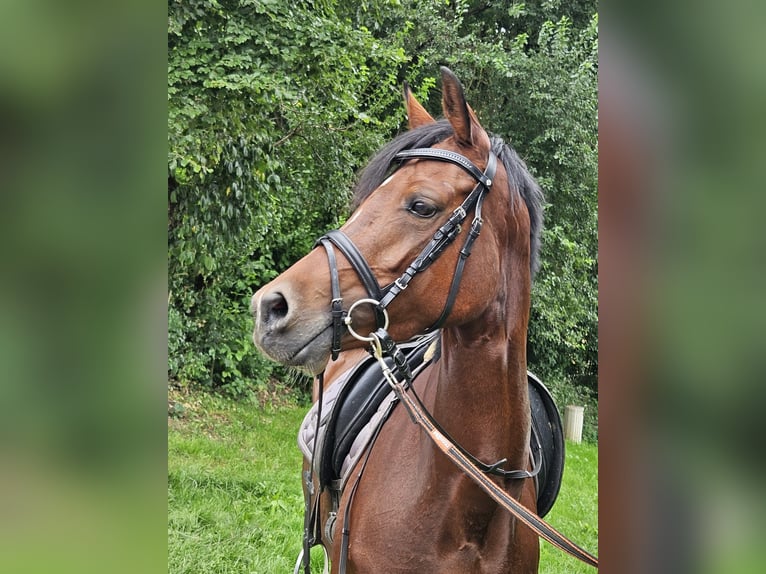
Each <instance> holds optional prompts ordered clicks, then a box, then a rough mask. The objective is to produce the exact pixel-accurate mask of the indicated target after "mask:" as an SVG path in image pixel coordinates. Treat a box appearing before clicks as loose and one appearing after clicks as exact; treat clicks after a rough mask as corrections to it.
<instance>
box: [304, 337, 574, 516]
mask: <svg viewBox="0 0 766 574" xmlns="http://www.w3.org/2000/svg"><path fill="white" fill-rule="evenodd" d="M435 340H438V331H437V332H435V333H433V334H429V335H427V336H424V337H421V338H419V339H416V340H414V341H411V342H407V343H402V344H400V345H399V348H400V349H401V350H402V352H403V353H404V354H405V356H406V357H407V362H408V363H409V365H410V370H411V371H412V372H413V373H418V372H419V371H421V370H422V369H423V368H425V366H427V365H428V364H430V362H432V361H434V360H438V357H439V346H438V343H437V348H436V350H435V352H433V353H430V356H429V357H428V360H426V358H425V355H426V351H427V350H428V348H429V347H430V346H431V344H432V343H433V342H434V341H435ZM386 363H387V364H388V365H389V366H392V365H393V359H391V358H390V357H388V358H386ZM527 382H528V385H529V403H530V408H531V414H532V433H531V436H530V446H531V449H532V454H533V456H534V458H535V464H536V465H537V464H538V462H539V463H540V472H539V474H538V475H537V513H538V515H539V516H541V517H542V516H545V515H546V514H547V513H548V511H549V510H550V509H551V507H552V506H553V503H554V502H555V501H556V497H557V496H558V493H559V488H560V487H561V477H562V474H563V472H564V435H563V430H562V424H561V417H560V416H559V412H558V409H557V408H556V404H555V403H554V401H553V397H552V396H551V394H550V392H549V391H548V389H547V388H546V387H545V385H544V384H543V383H542V381H540V379H538V378H537V377H536V376H535V375H533V374H532V373H530V372H527ZM389 392H391V388H390V387H389V386H388V384H387V383H386V381H385V379H384V378H383V373H382V371H381V368H380V365H379V364H378V362H377V360H375V358H373V357H368V358H366V359H364V360H363V361H361V362H360V363H359V364H358V365H356V366H355V367H354V372H353V373H352V374H351V375H350V378H349V380H348V382H347V384H346V385H344V387H343V389H342V390H341V391H340V393H339V395H338V398H337V400H336V402H335V406H334V408H333V412H332V414H331V416H330V420H329V422H328V425H327V431H326V432H327V435H326V438H325V440H324V444H323V448H322V453H321V459H320V460H321V461H322V462H321V465H320V471H319V480H320V482H321V484H322V485H329V484H331V483H332V482H333V481H336V480H338V479H339V478H341V467H342V465H343V461H344V459H345V458H346V455H347V454H348V452H349V450H350V449H351V445H352V443H353V442H354V439H355V438H356V436H357V435H358V434H359V432H360V431H361V430H362V429H363V428H364V427H365V425H367V423H368V422H369V421H370V419H371V418H372V416H373V415H374V414H375V412H376V411H377V410H378V407H379V406H380V404H381V402H382V401H383V399H384V398H385V397H386V396H387V395H388V394H389ZM381 424H382V423H381ZM540 458H542V460H540Z"/></svg>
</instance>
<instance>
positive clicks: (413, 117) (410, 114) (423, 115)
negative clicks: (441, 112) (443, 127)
mask: <svg viewBox="0 0 766 574" xmlns="http://www.w3.org/2000/svg"><path fill="white" fill-rule="evenodd" d="M403 91H404V106H405V107H406V108H407V121H408V123H409V126H410V129H411V130H412V129H415V128H419V127H420V126H424V125H426V124H432V123H434V122H435V121H436V120H435V119H433V118H432V117H431V114H429V113H428V112H427V111H426V109H425V108H424V107H423V106H421V105H420V102H419V101H417V100H416V99H415V95H414V94H413V93H412V90H411V89H410V85H409V84H408V83H407V82H406V81H405V82H404V89H403Z"/></svg>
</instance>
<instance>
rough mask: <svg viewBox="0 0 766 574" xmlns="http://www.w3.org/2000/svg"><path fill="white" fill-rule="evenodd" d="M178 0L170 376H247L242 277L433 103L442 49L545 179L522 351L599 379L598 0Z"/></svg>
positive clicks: (475, 103)
mask: <svg viewBox="0 0 766 574" xmlns="http://www.w3.org/2000/svg"><path fill="white" fill-rule="evenodd" d="M458 4H459V5H458V6H457V9H456V8H455V6H454V5H452V4H450V3H445V2H444V1H443V0H420V1H418V2H407V3H402V2H399V1H398V0H366V1H365V2H362V3H359V2H349V1H345V0H343V1H341V0H323V1H322V2H310V3H302V2H298V3H296V2H287V1H285V0H247V1H246V0H241V1H235V0H225V1H224V0H221V1H220V2H216V1H210V0H178V1H174V2H172V3H170V5H169V13H168V16H169V18H168V272H169V286H170V289H171V297H170V306H171V308H172V309H173V313H174V315H173V321H172V325H171V328H172V330H173V333H174V335H173V341H174V342H173V345H172V346H171V349H172V355H173V356H172V357H171V360H170V365H169V374H170V376H171V377H173V378H175V379H178V380H182V381H193V382H197V383H201V384H204V385H208V386H210V387H212V388H222V389H228V390H229V391H230V392H232V393H233V394H243V393H244V394H246V393H247V389H248V388H249V387H251V386H252V385H253V381H263V380H264V379H265V378H266V377H268V376H270V374H271V366H270V365H269V364H267V363H266V362H265V361H263V360H262V359H260V358H259V355H257V353H256V352H255V351H254V349H253V348H252V345H251V343H250V341H249V331H250V329H251V327H252V325H251V319H250V317H249V312H248V304H249V297H250V295H251V294H252V292H253V291H254V290H255V289H257V288H258V287H260V286H261V285H263V284H265V283H266V282H268V281H269V280H270V279H272V278H273V277H274V276H275V275H276V274H277V273H279V272H281V271H282V270H283V269H285V268H286V267H287V266H288V265H290V264H291V263H293V262H294V261H295V260H297V259H298V258H299V257H301V256H302V255H304V254H305V253H306V252H307V251H308V250H309V249H310V248H311V246H312V244H313V240H314V238H315V237H317V236H318V235H320V234H321V233H323V232H324V231H326V230H327V229H330V228H332V227H336V226H337V225H338V224H339V223H340V222H341V221H342V220H343V218H344V217H345V216H346V203H347V200H348V198H349V192H350V188H351V186H352V184H353V181H354V174H355V172H356V171H357V170H358V169H360V168H361V167H362V166H363V165H365V163H366V162H367V160H368V159H369V157H370V156H371V155H372V154H373V153H374V152H375V151H376V150H377V149H378V148H379V147H380V146H381V145H382V144H383V143H384V142H386V141H388V140H389V139H390V138H391V137H393V135H395V134H396V133H397V132H398V131H399V130H401V129H403V126H404V125H405V116H404V110H403V107H402V104H401V85H402V82H403V80H405V79H406V80H407V81H408V82H409V83H410V86H411V87H412V89H413V90H414V91H415V93H416V95H417V96H418V98H419V99H420V101H422V102H423V103H424V105H426V107H427V109H429V110H430V111H432V112H433V113H438V110H440V101H439V97H440V94H439V89H438V84H437V80H436V74H437V71H438V67H439V65H440V64H445V63H446V64H447V65H449V66H450V67H452V69H453V70H454V71H455V72H456V73H457V74H458V75H459V77H460V78H461V80H462V81H463V83H464V85H465V88H466V93H467V95H468V97H469V99H470V102H471V105H472V107H473V108H474V109H475V110H476V111H477V113H478V115H479V117H480V118H481V120H482V122H483V123H484V124H485V125H486V126H487V127H488V128H489V129H490V130H491V131H493V132H494V133H497V134H498V135H500V136H502V137H503V138H504V139H506V141H509V142H511V143H512V144H513V145H514V147H515V148H516V149H517V150H518V151H519V153H520V155H521V156H522V157H523V158H524V160H525V161H526V162H527V164H528V165H529V167H530V169H531V170H532V172H533V173H534V174H535V175H536V176H537V177H538V179H539V181H540V183H541V185H542V187H543V189H544V191H545V194H546V199H547V202H548V206H547V208H546V231H545V234H544V237H543V248H542V249H543V251H542V254H541V260H542V268H541V270H540V272H539V274H538V277H537V281H536V284H535V286H534V293H533V304H532V305H533V306H532V313H531V323H530V330H529V348H530V352H529V358H530V365H531V368H533V369H535V370H536V371H537V372H538V374H540V375H541V376H542V377H543V378H544V379H545V380H546V381H548V380H555V381H557V382H559V383H561V384H565V385H571V384H574V385H578V386H579V388H582V389H585V392H595V389H596V368H597V355H596V348H597V339H596V333H597V307H596V293H597V275H596V273H597V265H596V250H597V235H596V229H597V217H596V212H597V211H596V210H597V202H596V198H597V97H596V94H597V72H598V43H597V39H598V35H597V22H598V20H597V16H596V15H595V3H593V2H590V1H585V2H568V3H563V2H560V1H549V0H540V1H537V2H525V3H519V2H515V3H513V4H511V5H510V6H508V5H507V4H502V3H493V4H491V5H485V4H486V3H484V4H480V3H477V2H471V1H467V2H460V3H458Z"/></svg>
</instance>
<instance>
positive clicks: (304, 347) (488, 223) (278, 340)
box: [251, 68, 540, 373]
mask: <svg viewBox="0 0 766 574" xmlns="http://www.w3.org/2000/svg"><path fill="white" fill-rule="evenodd" d="M442 84H443V89H442V108H443V113H444V117H445V119H444V120H440V121H437V120H435V119H434V118H433V117H432V116H431V115H430V114H429V113H428V112H427V111H426V110H425V109H424V108H423V106H422V105H421V104H420V103H419V102H418V101H417V99H416V98H415V96H414V95H413V93H412V91H411V90H410V89H409V87H408V86H407V85H406V84H405V87H404V102H405V106H406V109H407V115H408V121H409V130H408V131H406V132H405V133H403V134H401V135H400V136H398V137H397V138H396V139H395V140H393V141H392V142H391V143H390V144H389V145H388V146H386V147H385V148H384V149H383V150H382V151H381V152H380V153H379V154H378V155H377V156H376V157H375V158H374V159H373V160H372V161H371V162H370V164H369V165H368V167H367V168H366V169H365V171H364V172H363V173H362V174H361V176H360V180H359V183H358V184H357V186H356V191H355V197H354V207H355V209H354V211H353V213H352V215H351V217H350V218H349V219H348V221H347V222H346V223H345V224H344V225H343V226H342V227H341V229H340V231H341V232H342V233H340V234H336V235H335V236H333V235H332V234H329V235H328V236H326V237H325V238H323V241H322V243H321V244H322V245H323V246H325V247H326V249H322V248H321V247H317V248H315V249H314V250H312V251H311V252H310V253H309V254H307V255H306V256H305V257H303V258H302V259H301V260H300V261H298V262H297V263H295V264H294V265H293V266H292V267H290V268H289V269H288V270H287V271H285V272H284V273H282V274H281V275H280V276H279V277H277V278H276V279H274V280H273V281H272V282H270V283H269V284H267V285H265V286H264V287H263V288H261V289H260V290H259V291H258V292H256V293H255V295H254V296H253V298H252V304H251V310H252V312H253V314H254V317H255V329H254V334H253V339H254V341H255V344H256V345H257V346H258V347H259V348H260V349H261V350H262V351H263V352H264V353H265V354H266V355H268V356H269V357H271V358H272V359H274V360H276V361H278V362H280V363H282V364H286V365H291V366H297V367H302V368H304V369H306V370H308V371H309V372H312V373H319V372H321V371H322V370H323V369H324V367H325V366H326V365H327V363H328V361H329V359H330V356H331V348H332V347H333V335H334V333H336V334H337V336H338V337H340V336H341V335H342V340H341V341H340V343H341V345H342V348H343V349H344V350H347V349H352V348H356V347H360V346H362V345H363V343H361V342H360V341H359V340H357V339H355V338H354V337H353V336H351V334H350V333H349V331H348V329H347V328H345V327H344V328H343V329H342V333H340V332H338V323H337V320H334V318H333V299H335V300H336V301H335V305H337V306H339V307H340V306H342V309H343V314H347V313H348V311H349V308H351V306H352V305H353V304H354V303H355V302H357V301H360V300H362V299H369V298H372V299H373V300H374V302H373V303H372V304H369V305H367V304H364V305H359V306H355V307H354V310H353V316H352V317H351V318H350V319H348V321H349V322H350V324H353V330H354V331H355V332H357V333H370V332H372V331H373V330H374V329H375V327H376V322H378V321H379V320H380V318H379V315H380V309H376V305H375V302H379V300H380V299H382V298H384V297H386V296H388V298H387V299H386V302H385V303H384V306H385V308H386V313H387V314H388V318H389V319H390V326H388V332H389V333H390V335H391V337H392V338H394V339H395V340H406V339H408V338H411V337H413V336H416V335H419V334H421V333H423V332H424V331H427V330H429V329H431V328H434V326H438V327H442V326H444V327H450V326H457V325H467V324H470V323H472V322H476V321H477V320H480V319H481V318H482V317H487V316H491V317H504V316H505V315H506V314H507V312H508V310H509V309H510V310H511V312H512V313H516V314H517V315H518V316H516V317H515V318H514V320H513V322H514V325H518V326H519V328H520V329H522V330H523V333H520V335H521V336H524V337H525V336H526V324H527V318H528V307H529V290H530V281H531V271H532V267H533V264H532V261H533V252H534V251H535V250H536V242H537V233H538V232H539V227H540V221H539V219H540V216H539V204H540V197H539V189H538V188H537V186H536V185H535V184H534V182H533V181H532V179H531V177H529V176H528V174H527V172H526V170H525V169H524V166H523V162H521V160H519V159H518V156H516V154H515V152H513V150H511V149H510V148H509V147H508V146H506V145H505V144H504V143H503V142H502V140H499V138H493V137H491V136H490V135H489V134H488V133H487V131H486V130H485V129H484V128H483V127H482V126H481V124H480V123H479V120H478V118H477V116H476V114H475V113H474V111H473V110H472V109H471V107H470V106H469V105H468V104H467V103H466V100H465V96H464V93H463V87H462V85H461V84H460V82H459V80H458V79H457V78H456V77H455V75H454V74H453V73H452V72H451V71H450V70H448V69H447V68H442ZM425 148H430V149H433V150H443V152H445V153H442V152H436V154H435V155H433V153H432V152H431V153H432V155H424V154H423V153H422V152H423V150H424V149H425ZM418 152H420V153H418ZM408 153H409V154H410V155H407V154H408ZM461 158H462V159H461ZM517 167H519V168H520V169H518V170H517V169H515V168H517ZM510 168H514V170H513V173H510V174H509V169H510ZM517 171H518V172H519V173H522V172H523V173H522V175H519V173H517ZM490 172H491V173H490ZM482 178H483V179H482ZM520 178H521V179H520ZM522 188H523V189H522ZM525 192H526V194H525ZM474 196H475V197H474ZM519 199H522V200H521V201H520V200H519ZM466 202H468V203H466ZM464 207H465V209H463V208H464ZM530 207H533V208H534V209H529V208H530ZM461 209H463V211H469V210H470V212H469V213H463V219H459V221H458V220H457V218H456V214H460V211H461ZM453 219H454V220H455V221H457V223H456V224H455V225H453V226H452V228H451V230H450V231H449V233H451V234H452V235H453V237H451V238H450V240H449V241H442V244H441V246H438V249H437V248H434V250H432V252H431V253H430V254H426V255H428V261H427V262H425V264H423V265H421V266H422V269H419V270H418V271H417V273H416V274H413V276H412V277H408V276H407V273H408V272H409V270H410V269H411V268H412V266H413V265H414V263H413V262H417V261H418V258H419V257H422V256H423V255H424V250H426V251H427V248H428V246H429V245H432V244H433V243H434V242H435V241H437V236H438V233H439V231H440V229H442V230H443V229H445V225H447V223H448V222H449V221H450V220H453ZM477 222H478V223H477ZM479 231H481V239H479V240H477V241H475V243H474V241H473V239H476V238H475V237H474V238H473V239H470V241H469V235H472V234H475V235H476V236H478V232H479ZM445 233H446V231H445ZM328 243H334V244H335V246H336V247H340V248H341V249H340V251H341V253H339V254H337V256H336V255H335V254H334V248H333V247H332V245H331V246H330V247H327V244H328ZM345 244H350V247H346V248H344V245H345ZM329 251H332V252H333V253H329ZM466 251H467V252H468V253H466ZM461 252H462V255H461ZM468 254H470V257H468ZM328 257H330V261H329V263H328ZM461 259H463V260H464V261H463V262H462V263H461V262H460V260H461ZM360 260H361V262H360ZM421 263H423V262H421ZM463 265H464V267H463ZM458 269H459V272H460V275H461V277H458V280H457V285H455V279H454V278H455V276H456V274H457V273H458ZM421 271H422V272H421ZM335 273H337V274H336V275H335V277H333V274H335ZM369 276H372V278H370V277H369ZM410 279H411V282H410ZM333 283H335V285H334V286H333ZM370 283H372V286H371V285H370ZM381 286H383V287H381ZM405 288H406V290H405ZM392 291H395V295H396V296H395V297H392V296H390V295H389V293H390V292H392ZM450 298H451V299H452V300H450ZM339 299H342V301H338V300H339ZM335 311H336V315H337V314H338V308H337V307H336V309H335ZM512 328H513V327H512Z"/></svg>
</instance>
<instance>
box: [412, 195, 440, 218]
mask: <svg viewBox="0 0 766 574" xmlns="http://www.w3.org/2000/svg"><path fill="white" fill-rule="evenodd" d="M409 211H410V213H414V214H415V215H417V216H418V217H433V216H434V215H435V214H436V211H437V209H436V206H434V205H431V204H430V203H426V202H425V201H423V200H420V199H418V200H415V201H413V202H412V203H411V204H410V207H409Z"/></svg>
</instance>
